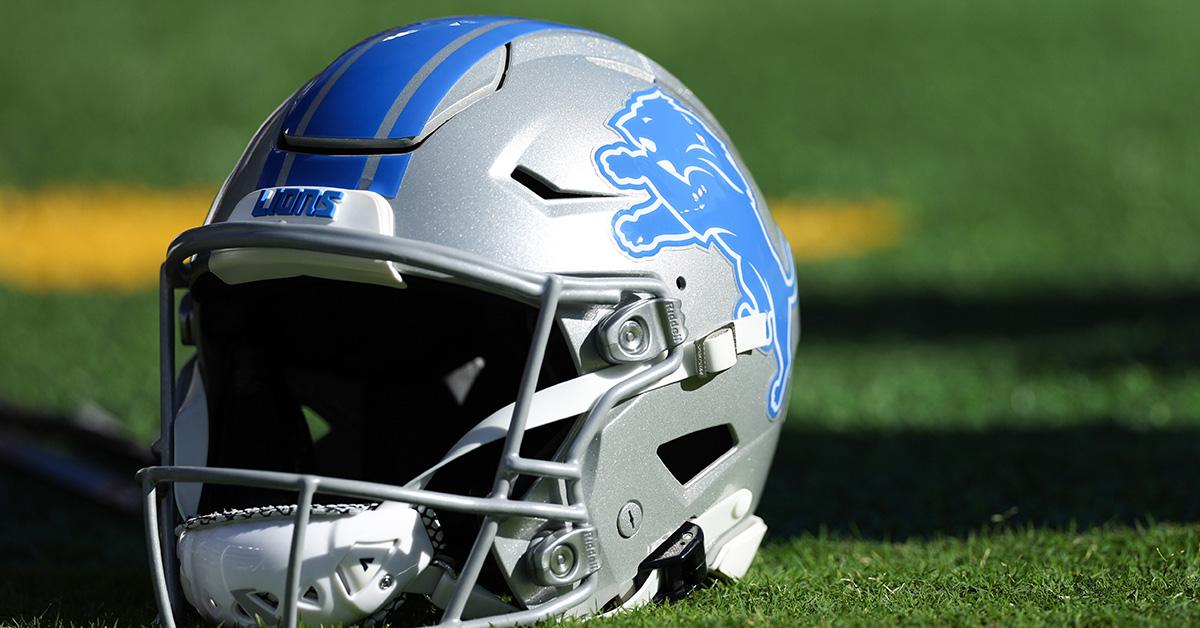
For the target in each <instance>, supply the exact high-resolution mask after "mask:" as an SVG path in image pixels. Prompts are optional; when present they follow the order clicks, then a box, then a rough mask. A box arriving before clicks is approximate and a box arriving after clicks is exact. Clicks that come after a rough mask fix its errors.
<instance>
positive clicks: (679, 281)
mask: <svg viewBox="0 0 1200 628" xmlns="http://www.w3.org/2000/svg"><path fill="white" fill-rule="evenodd" d="M675 287H676V288H679V289H680V290H684V289H686V288H687V279H684V278H683V275H680V276H678V277H676V278H675Z"/></svg>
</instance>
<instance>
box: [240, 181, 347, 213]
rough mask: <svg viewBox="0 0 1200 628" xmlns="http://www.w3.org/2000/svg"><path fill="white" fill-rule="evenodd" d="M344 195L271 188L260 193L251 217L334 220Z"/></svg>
mask: <svg viewBox="0 0 1200 628" xmlns="http://www.w3.org/2000/svg"><path fill="white" fill-rule="evenodd" d="M341 202H342V193H341V192H339V191H337V190H314V189H311V188H271V189H268V190H263V191H262V192H259V193H258V200H257V201H255V203H254V209H253V210H252V211H251V212H250V215H251V216H254V217H256V218H257V217H260V216H313V217H315V218H333V213H334V211H336V210H337V206H338V203H341Z"/></svg>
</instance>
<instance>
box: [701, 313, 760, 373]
mask: <svg viewBox="0 0 1200 628" xmlns="http://www.w3.org/2000/svg"><path fill="white" fill-rule="evenodd" d="M769 321H770V316H769V314H768V313H766V312H756V313H754V314H750V315H749V316H743V317H741V318H737V319H734V320H733V322H731V323H728V324H726V325H723V326H721V327H720V328H718V329H717V330H716V331H713V332H712V333H710V334H708V335H707V336H704V337H703V338H701V339H699V340H697V341H696V375H698V376H700V377H708V376H709V375H716V374H717V373H720V372H721V371H725V370H728V369H730V368H732V367H733V365H734V364H737V356H738V354H739V353H749V352H751V351H753V350H755V349H759V348H761V347H765V346H767V344H769V343H770V340H771V334H770V331H769V330H768V329H767V323H768V322H769Z"/></svg>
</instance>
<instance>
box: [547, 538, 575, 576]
mask: <svg viewBox="0 0 1200 628" xmlns="http://www.w3.org/2000/svg"><path fill="white" fill-rule="evenodd" d="M573 569H575V551H574V550H572V549H571V548H570V546H568V545H565V544H564V545H559V546H558V547H556V548H554V549H553V550H551V551H550V573H552V574H554V575H556V576H558V577H559V578H563V577H566V576H567V575H568V574H570V573H571V570H573Z"/></svg>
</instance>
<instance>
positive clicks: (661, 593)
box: [638, 521, 708, 602]
mask: <svg viewBox="0 0 1200 628" xmlns="http://www.w3.org/2000/svg"><path fill="white" fill-rule="evenodd" d="M656 569H657V570H659V573H658V582H659V585H658V593H657V594H655V596H654V601H655V602H661V601H663V600H669V601H672V602H674V601H675V600H679V599H682V598H684V597H685V596H687V594H689V593H691V592H692V590H693V589H695V588H696V587H698V586H700V585H701V584H703V583H704V579H705V578H706V577H708V562H707V560H706V559H705V556H704V531H703V530H701V529H700V526H698V525H696V524H695V523H692V522H691V521H688V522H685V523H684V524H683V525H681V526H679V529H678V530H676V531H675V532H674V533H673V534H672V535H671V536H669V537H667V540H665V541H663V542H662V545H659V546H658V547H657V548H655V550H654V552H653V553H651V554H650V555H649V556H647V557H646V560H643V561H642V564H640V565H638V582H645V581H646V578H648V577H649V576H650V573H651V572H653V571H654V570H656Z"/></svg>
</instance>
